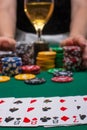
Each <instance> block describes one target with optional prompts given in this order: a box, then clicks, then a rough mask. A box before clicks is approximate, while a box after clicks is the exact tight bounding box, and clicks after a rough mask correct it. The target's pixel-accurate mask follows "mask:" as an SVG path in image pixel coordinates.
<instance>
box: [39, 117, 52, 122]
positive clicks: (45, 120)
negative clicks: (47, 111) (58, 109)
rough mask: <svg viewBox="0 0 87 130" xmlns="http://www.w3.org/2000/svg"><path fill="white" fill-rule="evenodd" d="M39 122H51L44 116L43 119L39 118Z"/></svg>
mask: <svg viewBox="0 0 87 130" xmlns="http://www.w3.org/2000/svg"><path fill="white" fill-rule="evenodd" d="M40 120H41V121H42V122H47V121H48V120H51V118H50V117H46V116H44V117H41V118H40Z"/></svg>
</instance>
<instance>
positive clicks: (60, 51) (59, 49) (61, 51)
mask: <svg viewBox="0 0 87 130" xmlns="http://www.w3.org/2000/svg"><path fill="white" fill-rule="evenodd" d="M52 51H55V52H57V53H63V48H62V47H53V48H52Z"/></svg>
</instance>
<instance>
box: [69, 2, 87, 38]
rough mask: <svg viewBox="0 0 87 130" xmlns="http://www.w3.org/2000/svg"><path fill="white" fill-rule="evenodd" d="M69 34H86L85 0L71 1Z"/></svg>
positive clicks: (86, 10)
mask: <svg viewBox="0 0 87 130" xmlns="http://www.w3.org/2000/svg"><path fill="white" fill-rule="evenodd" d="M71 6H72V7H71V25H70V36H76V35H82V36H84V37H86V36H87V0H72V1H71Z"/></svg>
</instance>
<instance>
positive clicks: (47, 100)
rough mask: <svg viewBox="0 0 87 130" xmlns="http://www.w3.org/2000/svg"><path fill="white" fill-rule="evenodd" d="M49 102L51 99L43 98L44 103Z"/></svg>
mask: <svg viewBox="0 0 87 130" xmlns="http://www.w3.org/2000/svg"><path fill="white" fill-rule="evenodd" d="M49 102H52V100H50V99H46V100H44V103H49Z"/></svg>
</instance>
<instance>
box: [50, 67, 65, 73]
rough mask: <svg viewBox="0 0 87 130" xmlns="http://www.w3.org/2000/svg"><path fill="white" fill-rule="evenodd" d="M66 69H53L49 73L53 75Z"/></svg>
mask: <svg viewBox="0 0 87 130" xmlns="http://www.w3.org/2000/svg"><path fill="white" fill-rule="evenodd" d="M64 70H65V68H53V69H49V70H48V72H49V73H51V74H53V73H55V72H58V71H64Z"/></svg>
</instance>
